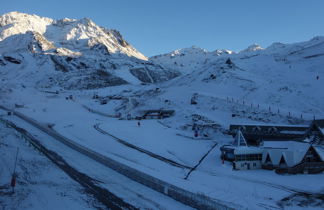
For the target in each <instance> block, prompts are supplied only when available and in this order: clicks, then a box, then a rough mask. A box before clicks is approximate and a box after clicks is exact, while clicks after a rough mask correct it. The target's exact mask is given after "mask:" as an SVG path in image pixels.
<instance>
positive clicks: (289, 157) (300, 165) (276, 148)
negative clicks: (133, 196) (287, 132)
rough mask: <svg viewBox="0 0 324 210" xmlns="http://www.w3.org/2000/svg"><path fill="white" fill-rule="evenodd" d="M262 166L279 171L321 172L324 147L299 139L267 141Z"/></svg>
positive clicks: (264, 144)
mask: <svg viewBox="0 0 324 210" xmlns="http://www.w3.org/2000/svg"><path fill="white" fill-rule="evenodd" d="M261 148H262V149H263V152H262V168H263V169H270V170H272V169H275V170H276V172H277V173H290V174H296V173H320V172H322V171H324V147H322V146H319V145H317V146H314V145H311V144H309V143H303V142H297V141H265V142H264V143H263V146H262V147H261Z"/></svg>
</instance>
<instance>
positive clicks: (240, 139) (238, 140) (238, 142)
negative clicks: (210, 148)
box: [233, 130, 247, 147]
mask: <svg viewBox="0 0 324 210" xmlns="http://www.w3.org/2000/svg"><path fill="white" fill-rule="evenodd" d="M233 146H236V147H247V143H246V140H245V138H244V136H243V134H242V132H241V131H240V130H238V131H237V133H236V136H235V138H234V142H233Z"/></svg>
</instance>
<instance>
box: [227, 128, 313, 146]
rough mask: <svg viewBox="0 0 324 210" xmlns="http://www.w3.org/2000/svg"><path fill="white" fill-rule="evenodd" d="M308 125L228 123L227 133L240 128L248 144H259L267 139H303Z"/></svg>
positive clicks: (232, 132) (233, 133)
mask: <svg viewBox="0 0 324 210" xmlns="http://www.w3.org/2000/svg"><path fill="white" fill-rule="evenodd" d="M308 129H309V126H308V125H257V124H255V125H246V124H245V125H244V124H243V125H230V128H229V134H230V135H233V136H234V135H236V132H237V130H240V131H241V132H242V134H243V135H244V137H245V138H246V140H247V142H248V144H249V145H259V144H260V143H261V142H262V141H267V140H272V141H274V140H278V141H282V140H285V141H287V140H304V139H305V136H306V132H307V130H308Z"/></svg>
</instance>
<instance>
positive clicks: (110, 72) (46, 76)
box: [0, 12, 179, 89]
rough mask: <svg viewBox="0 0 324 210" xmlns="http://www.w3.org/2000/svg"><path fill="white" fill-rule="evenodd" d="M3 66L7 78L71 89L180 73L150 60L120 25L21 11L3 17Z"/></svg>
mask: <svg viewBox="0 0 324 210" xmlns="http://www.w3.org/2000/svg"><path fill="white" fill-rule="evenodd" d="M0 68H2V69H3V71H2V74H6V75H7V74H8V76H9V77H10V75H11V77H14V74H16V75H19V76H20V77H19V76H18V78H17V79H19V78H20V79H23V78H25V79H24V80H28V79H29V81H30V82H31V83H32V82H33V81H34V80H35V79H38V80H37V81H34V82H36V83H37V85H39V86H41V87H52V86H55V85H59V86H61V87H64V88H69V89H79V88H81V89H88V88H100V87H106V86H113V85H121V84H139V83H143V82H144V83H155V82H161V81H165V80H169V79H171V78H174V77H176V76H178V75H179V73H178V72H176V71H171V70H168V69H165V68H164V67H162V66H161V65H158V64H155V63H154V62H152V61H148V60H147V58H146V57H145V56H144V55H143V54H141V53H140V52H139V51H137V50H136V49H135V48H134V47H133V46H131V45H130V44H129V43H128V42H127V41H126V40H124V39H123V37H122V36H121V34H120V32H118V31H117V30H110V29H105V28H103V27H100V26H98V25H96V24H95V23H94V22H92V21H91V20H90V19H87V18H84V19H80V20H75V19H67V18H66V19H62V20H53V19H50V18H43V17H39V16H37V15H29V14H24V13H19V12H11V13H7V14H4V15H2V16H0ZM17 71H19V72H17ZM35 72H38V74H39V75H38V76H37V77H35V75H34V74H35ZM30 75H34V76H33V77H32V78H30ZM9 77H8V78H9Z"/></svg>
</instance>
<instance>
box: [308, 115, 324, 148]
mask: <svg viewBox="0 0 324 210" xmlns="http://www.w3.org/2000/svg"><path fill="white" fill-rule="evenodd" d="M306 136H307V138H309V139H310V143H312V144H321V145H324V119H321V120H313V122H312V123H311V125H310V127H309V129H308V130H307V132H306Z"/></svg>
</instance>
